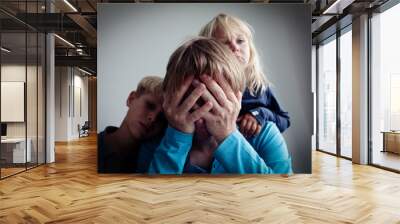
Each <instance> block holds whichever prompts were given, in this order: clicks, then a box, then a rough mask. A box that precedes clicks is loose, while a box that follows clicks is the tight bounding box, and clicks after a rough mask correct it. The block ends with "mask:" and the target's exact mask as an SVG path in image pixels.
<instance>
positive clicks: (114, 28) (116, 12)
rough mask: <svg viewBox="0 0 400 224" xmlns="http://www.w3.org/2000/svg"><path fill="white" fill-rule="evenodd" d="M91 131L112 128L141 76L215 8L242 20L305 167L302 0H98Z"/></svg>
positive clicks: (306, 15)
mask: <svg viewBox="0 0 400 224" xmlns="http://www.w3.org/2000/svg"><path fill="white" fill-rule="evenodd" d="M97 8H98V14H97V15H98V16H97V19H98V51H97V52H98V56H97V58H98V61H97V62H98V66H97V67H98V95H97V99H98V100H97V102H98V104H97V112H98V131H99V132H100V131H102V130H103V129H104V128H105V127H106V126H108V125H114V126H119V125H120V122H121V121H122V119H123V117H124V115H125V113H126V110H127V108H126V106H125V100H126V97H127V96H128V94H129V92H130V91H131V90H133V89H135V88H136V85H137V83H138V81H139V80H140V79H141V78H143V77H144V76H146V75H158V76H161V77H163V76H164V73H165V69H166V65H167V62H168V59H169V56H170V55H171V54H172V52H173V51H174V50H175V49H176V48H177V47H178V46H179V45H180V44H182V43H183V42H184V41H185V40H187V39H189V38H190V37H193V36H196V35H197V34H198V32H199V31H200V28H201V27H202V26H203V25H205V24H206V23H207V22H208V21H209V20H211V19H212V18H213V17H214V16H216V15H217V14H218V13H221V12H224V13H228V14H232V15H235V16H238V17H240V18H241V19H243V20H245V21H247V22H248V23H249V24H250V25H251V26H252V27H253V28H254V31H255V44H256V47H257V50H258V51H259V53H260V56H261V62H262V64H263V65H264V71H265V72H266V74H267V76H268V79H269V80H270V81H271V82H272V83H273V86H272V89H273V91H274V93H275V95H276V97H277V99H278V101H279V103H280V104H281V106H282V107H283V108H284V109H285V110H287V111H288V112H289V115H290V117H291V123H292V124H291V127H290V128H289V129H288V130H287V131H286V132H285V133H284V137H285V139H286V142H287V145H288V148H289V151H290V152H291V154H292V157H293V168H294V171H295V172H296V173H310V172H311V136H312V131H313V95H312V92H311V23H310V21H311V9H310V7H309V5H303V4H222V3H218V4H193V3H191V4H183V3H179V4H173V3H169V4H145V3H143V4H110V3H107V4H98V7H97Z"/></svg>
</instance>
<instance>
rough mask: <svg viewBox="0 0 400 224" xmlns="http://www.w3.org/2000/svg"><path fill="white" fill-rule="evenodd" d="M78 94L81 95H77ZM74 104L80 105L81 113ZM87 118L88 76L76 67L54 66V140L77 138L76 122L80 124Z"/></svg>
mask: <svg viewBox="0 0 400 224" xmlns="http://www.w3.org/2000/svg"><path fill="white" fill-rule="evenodd" d="M78 90H80V93H79V91H78ZM79 94H80V96H81V97H77V96H79ZM79 100H81V102H80V103H79ZM76 105H81V110H82V113H80V112H79V108H78V107H76ZM87 120H88V78H87V77H86V76H83V73H82V72H80V71H79V70H77V69H76V68H72V67H56V80H55V123H56V128H55V130H56V131H55V141H69V140H72V139H77V138H78V137H79V135H78V134H79V133H78V124H80V125H81V126H82V125H83V123H84V122H85V121H87Z"/></svg>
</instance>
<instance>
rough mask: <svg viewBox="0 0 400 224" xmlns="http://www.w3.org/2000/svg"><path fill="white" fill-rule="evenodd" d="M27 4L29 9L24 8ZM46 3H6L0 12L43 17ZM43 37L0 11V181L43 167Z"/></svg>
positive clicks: (43, 35)
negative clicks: (38, 166)
mask: <svg viewBox="0 0 400 224" xmlns="http://www.w3.org/2000/svg"><path fill="white" fill-rule="evenodd" d="M27 3H28V5H26V4H27ZM43 5H44V1H29V2H28V1H8V2H2V3H1V4H0V6H1V7H6V8H8V9H15V10H16V11H15V12H16V13H17V16H23V15H24V14H23V13H25V12H28V13H41V12H43ZM45 45H46V39H45V34H44V33H40V31H39V30H36V28H34V27H32V26H30V25H29V24H25V23H24V22H21V21H20V20H18V19H16V18H15V17H13V16H12V14H5V13H3V12H0V46H1V57H0V66H1V70H0V71H1V73H0V82H1V86H0V90H1V99H0V102H1V105H0V111H1V115H0V118H1V144H0V178H5V177H7V176H10V175H13V174H16V173H19V172H22V171H25V170H27V169H29V168H32V167H36V166H37V165H39V164H43V163H45V92H46V91H45V64H46V63H45V60H46V52H45Z"/></svg>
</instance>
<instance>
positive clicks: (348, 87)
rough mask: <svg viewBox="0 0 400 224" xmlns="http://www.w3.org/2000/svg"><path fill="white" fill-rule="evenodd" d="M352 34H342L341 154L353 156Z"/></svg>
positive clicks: (348, 32)
mask: <svg viewBox="0 0 400 224" xmlns="http://www.w3.org/2000/svg"><path fill="white" fill-rule="evenodd" d="M352 74H353V72H352V35H351V26H350V27H348V28H347V29H346V30H345V31H344V33H343V34H342V35H341V36H340V155H341V156H344V157H347V158H351V157H352V149H351V145H352V96H353V95H352Z"/></svg>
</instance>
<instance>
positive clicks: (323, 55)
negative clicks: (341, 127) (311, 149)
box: [317, 36, 336, 154]
mask: <svg viewBox="0 0 400 224" xmlns="http://www.w3.org/2000/svg"><path fill="white" fill-rule="evenodd" d="M317 54H318V61H317V63H318V146H317V147H318V149H319V150H322V151H326V152H329V153H334V154H336V36H332V37H331V38H329V39H328V40H327V41H325V42H324V43H321V44H320V45H319V47H318V52H317Z"/></svg>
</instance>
